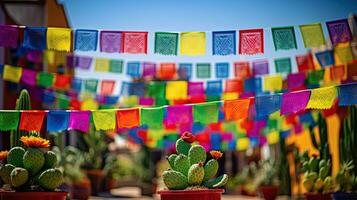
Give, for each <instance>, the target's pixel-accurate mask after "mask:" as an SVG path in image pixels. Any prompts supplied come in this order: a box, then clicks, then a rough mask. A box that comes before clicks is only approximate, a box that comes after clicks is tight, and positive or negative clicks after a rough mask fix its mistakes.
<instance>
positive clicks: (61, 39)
mask: <svg viewBox="0 0 357 200" xmlns="http://www.w3.org/2000/svg"><path fill="white" fill-rule="evenodd" d="M71 38H72V30H71V29H68V28H48V29H47V49H52V50H56V51H65V52H69V51H71V43H72V39H71Z"/></svg>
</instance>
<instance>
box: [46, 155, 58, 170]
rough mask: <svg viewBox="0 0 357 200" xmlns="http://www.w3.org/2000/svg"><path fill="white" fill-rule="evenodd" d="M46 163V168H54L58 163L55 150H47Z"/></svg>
mask: <svg viewBox="0 0 357 200" xmlns="http://www.w3.org/2000/svg"><path fill="white" fill-rule="evenodd" d="M44 156H45V164H44V167H45V168H46V169H49V168H54V167H55V166H56V165H57V156H56V154H55V152H53V151H47V152H46V153H45V154H44Z"/></svg>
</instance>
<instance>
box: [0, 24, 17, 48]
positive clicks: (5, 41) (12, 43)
mask: <svg viewBox="0 0 357 200" xmlns="http://www.w3.org/2000/svg"><path fill="white" fill-rule="evenodd" d="M18 37H19V29H18V27H16V26H11V25H0V46H2V47H11V48H16V47H17V41H18Z"/></svg>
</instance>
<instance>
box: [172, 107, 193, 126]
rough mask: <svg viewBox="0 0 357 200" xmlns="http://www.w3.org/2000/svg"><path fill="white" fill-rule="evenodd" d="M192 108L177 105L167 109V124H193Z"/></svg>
mask: <svg viewBox="0 0 357 200" xmlns="http://www.w3.org/2000/svg"><path fill="white" fill-rule="evenodd" d="M192 121H193V119H192V106H191V105H175V106H169V107H167V124H169V125H170V124H192Z"/></svg>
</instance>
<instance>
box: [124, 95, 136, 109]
mask: <svg viewBox="0 0 357 200" xmlns="http://www.w3.org/2000/svg"><path fill="white" fill-rule="evenodd" d="M120 105H121V106H123V107H134V106H137V105H139V99H138V96H128V97H125V96H123V97H121V98H120Z"/></svg>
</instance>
